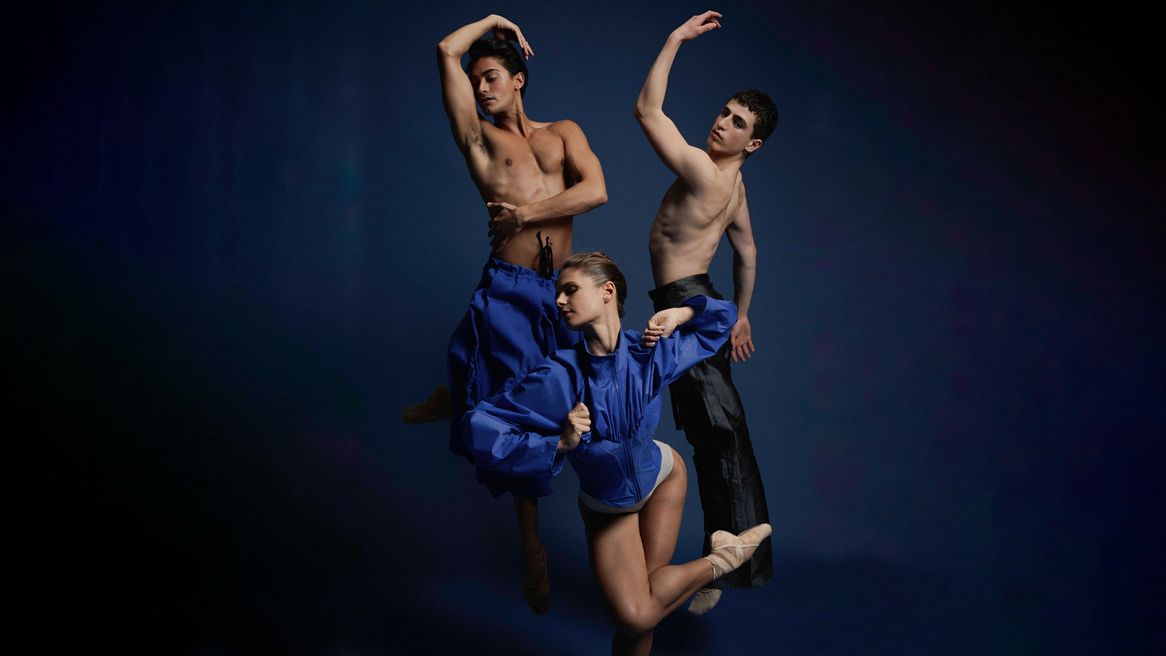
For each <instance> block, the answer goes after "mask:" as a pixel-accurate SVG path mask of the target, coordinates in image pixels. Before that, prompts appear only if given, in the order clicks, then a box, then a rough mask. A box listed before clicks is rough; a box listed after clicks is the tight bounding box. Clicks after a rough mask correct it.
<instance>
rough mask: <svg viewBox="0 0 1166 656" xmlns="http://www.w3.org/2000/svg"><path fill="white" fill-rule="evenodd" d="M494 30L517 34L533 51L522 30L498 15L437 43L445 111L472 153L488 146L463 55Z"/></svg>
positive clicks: (525, 49)
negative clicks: (463, 64)
mask: <svg viewBox="0 0 1166 656" xmlns="http://www.w3.org/2000/svg"><path fill="white" fill-rule="evenodd" d="M491 30H493V31H494V32H496V33H499V34H502V35H506V36H509V35H511V34H512V35H514V37H515V38H516V39H517V41H518V44H519V46H521V47H522V50H523V52H524V53H525V54H526V55H527V56H529V55H530V54H532V53H531V50H530V44H528V43H527V42H526V37H524V36H523V35H522V30H520V29H518V26H517V25H515V24H514V23H512V22H510V21H509V20H506V19H505V18H503V17H501V16H498V15H497V14H491V15H489V16H487V17H485V18H483V19H482V20H479V21H476V22H473V23H470V24H469V25H463V26H462V27H459V28H458V29H456V30H454V31H453V32H451V33H450V34H449V35H448V36H446V37H445V38H444V39H442V40H441V42H440V43H438V44H437V69H438V71H439V72H440V74H441V97H442V101H443V102H444V104H445V113H446V115H447V116H449V127H450V129H451V130H452V131H453V139H454V141H455V142H457V145H458V148H460V149H461V151H462V152H468V151H469V149H470V147H471V146H479V147H480V146H483V145H484V143H483V141H482V124H481V121H480V119H479V118H478V108H477V103H475V102H474V88H473V85H471V84H470V78H469V76H468V75H466V72H465V71H464V70H462V55H464V54H466V52H468V51H469V49H470V46H472V45H473V44H474V41H477V40H478V39H479V38H481V37H482V35H484V34H486V33H487V32H490V31H491Z"/></svg>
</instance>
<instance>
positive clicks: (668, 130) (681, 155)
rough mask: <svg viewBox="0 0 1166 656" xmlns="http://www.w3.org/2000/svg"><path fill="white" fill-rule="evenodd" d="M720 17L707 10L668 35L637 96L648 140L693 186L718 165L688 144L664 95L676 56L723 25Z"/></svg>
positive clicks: (638, 109) (662, 158)
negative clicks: (667, 109)
mask: <svg viewBox="0 0 1166 656" xmlns="http://www.w3.org/2000/svg"><path fill="white" fill-rule="evenodd" d="M720 17H721V15H720V14H719V13H718V12H715V11H706V12H704V13H703V14H699V15H696V16H693V17H692V18H690V19H688V20H687V21H686V22H685V23H684V24H683V25H681V26H680V27H678V28H676V30H674V31H673V32H672V34H670V35H668V39H667V40H666V41H665V42H664V47H663V48H661V49H660V54H659V55H657V56H656V61H655V63H653V64H652V70H650V71H649V72H648V79H647V80H645V81H644V87H643V88H642V89H640V96H639V98H637V99H636V120H637V121H639V122H640V127H641V128H642V129H643V130H644V134H645V135H646V136H647V137H648V142H649V143H651V144H652V148H653V149H654V150H655V151H656V154H657V155H659V156H660V159H661V160H663V161H664V165H665V166H667V167H668V168H670V169H672V171H673V172H674V173H676V175H677V176H679V177H680V178H681V179H683V180H684V181H685V182H687V183H689V184H690V185H691V184H693V183H699V182H701V181H702V180H704V179H706V178H708V177H711V176H712V175H714V174H715V173H716V165H714V164H713V162H712V160H711V159H709V157H708V155H707V154H706V153H705V152H704V151H703V150H701V149H699V148H696V147H693V146H690V145H688V142H686V141H685V140H684V136H683V135H681V134H680V130H678V129H677V128H676V124H675V123H673V122H672V119H670V118H668V116H667V115H666V114H665V113H664V95H665V93H666V92H667V91H668V74H669V73H670V72H671V71H672V62H673V61H674V60H675V59H676V52H677V51H678V50H679V49H680V44H681V43H684V42H685V41H691V40H692V39H695V38H696V37H698V36H700V35H701V34H704V33H705V32H709V31H711V30H715V29H717V28H719V27H720V26H721V23H720V21H719V20H718V19H719V18H720Z"/></svg>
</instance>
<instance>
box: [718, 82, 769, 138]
mask: <svg viewBox="0 0 1166 656" xmlns="http://www.w3.org/2000/svg"><path fill="white" fill-rule="evenodd" d="M729 100H736V101H737V102H739V103H741V104H742V105H744V106H745V107H746V109H748V110H749V111H751V112H753V115H754V116H755V117H757V120H756V121H754V123H753V138H754V139H760V140H762V141H765V140H766V139H768V138H769V135H770V134H773V129H774V128H776V127H777V105H774V104H773V99H772V98H770V97H769V96H768V95H766V94H765V92H764V91H759V90H757V89H745V90H744V91H738V92H737V93H734V94H733V97H732V98H729Z"/></svg>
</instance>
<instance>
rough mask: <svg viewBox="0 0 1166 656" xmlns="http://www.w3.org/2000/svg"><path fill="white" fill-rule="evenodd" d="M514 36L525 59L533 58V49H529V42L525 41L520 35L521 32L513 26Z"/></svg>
mask: <svg viewBox="0 0 1166 656" xmlns="http://www.w3.org/2000/svg"><path fill="white" fill-rule="evenodd" d="M514 36H515V37H516V39H517V40H518V45H519V46H520V47H521V48H522V54H523V55H525V56H526V58H527V59H530V58H531V57H534V48H531V47H530V42H528V41H527V40H526V37H525V36H523V34H522V30H520V29H518V26H517V25H515V26H514Z"/></svg>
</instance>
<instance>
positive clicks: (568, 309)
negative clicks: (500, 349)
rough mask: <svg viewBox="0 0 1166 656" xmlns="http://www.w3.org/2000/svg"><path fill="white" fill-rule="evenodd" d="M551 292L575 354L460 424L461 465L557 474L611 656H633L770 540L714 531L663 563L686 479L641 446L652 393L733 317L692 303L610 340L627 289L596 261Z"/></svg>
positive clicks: (574, 264)
mask: <svg viewBox="0 0 1166 656" xmlns="http://www.w3.org/2000/svg"><path fill="white" fill-rule="evenodd" d="M557 287H558V296H557V297H556V304H557V305H558V307H559V309H560V311H561V312H562V316H563V319H564V321H566V322H567V324H569V325H570V326H571V327H572V328H576V329H581V330H582V331H583V335H584V341H583V342H582V343H581V344H579V345H578V346H577V347H575V348H573V349H564V350H560V351H556V352H555V353H554V354H553V355H551V356H550V357H549V358H548V359H547V360H545V361H544V362H543V363H542V364H541V365H539V366H537V367H535V368H534V369H532V370H531V371H530V372H528V373H527V374H526V376H525V377H523V378H522V379H521V380H516V381H514V382H513V384H512V385H511V386H510V387H509V388H508V389H507V390H506V391H504V392H502V393H501V394H498V395H496V396H493V397H491V398H489V399H486V400H483V401H481V402H480V403H478V405H477V406H475V407H474V409H473V410H472V411H471V412H470V413H469V414H467V416H466V418H465V420H464V421H465V422H466V431H465V435H466V441H467V446H468V447H469V448H470V450H471V451H472V452H473V455H474V458H475V462H478V463H479V464H481V465H483V466H487V467H490V468H493V469H497V470H499V471H502V472H503V473H507V474H510V475H520V476H521V475H528V476H545V475H547V474H548V473H550V474H557V473H558V472H559V471H561V470H562V467H563V462H564V460H570V461H571V465H572V466H573V467H574V468H575V471H576V473H577V474H578V475H579V487H580V493H579V511H580V513H581V514H582V516H583V523H584V526H585V528H586V533H587V543H588V547H589V549H590V554H591V566H592V569H593V571H594V574H595V580H596V583H597V584H598V586H599V589H600V592H601V594H602V596H603V598H604V600H605V601H606V602H607V604H608V605H609V606H610V608H611V610H612V613H613V614H614V616H615V619H616V622H617V625H618V629H619V630H618V631H617V632H616V634H615V637H614V639H613V640H612V653H613V654H647V653H649V652H650V651H651V647H652V630H653V629H654V628H655V627H656V625H657V624H658V623H659V622H660V620H661V619H663V618H664V616H665V615H667V614H668V613H670V612H672V611H673V610H674V609H675V608H676V607H677V606H679V605H680V603H681V602H682V601H684V600H685V599H687V598H688V597H690V596H691V595H692V594H694V593H695V592H696V591H697V590H700V589H701V588H702V587H704V586H707V585H708V584H709V583H710V582H711V581H712V580H713V579H715V578H717V577H719V576H721V575H723V574H725V573H727V572H730V571H732V570H734V569H736V568H737V567H739V566H741V564H742V563H744V562H745V561H746V560H748V559H749V557H750V556H752V555H753V551H754V550H755V549H756V548H757V545H758V544H759V543H760V542H761V540H763V539H765V538H766V537H768V536H769V534H770V527H769V525H768V524H760V525H758V526H755V527H753V528H751V529H749V530H747V531H745V532H743V533H741V534H740V535H732V534H730V533H727V532H725V531H718V532H716V533H714V534H713V535H712V539H711V541H712V551H711V553H709V555H707V556H705V557H704V558H700V559H698V560H694V561H690V562H687V563H683V564H680V565H670V564H669V563H670V562H671V560H672V552H673V551H674V550H675V548H676V538H677V534H678V533H679V530H680V518H681V514H682V512H683V510H684V496H685V493H686V490H687V473H686V471H685V467H684V461H683V460H682V459H681V458H680V455H679V454H678V453H676V451H675V450H674V449H672V447H670V446H668V445H666V444H663V443H662V442H656V441H654V440H653V439H652V435H653V433H654V432H655V430H656V425H657V424H658V423H659V421H660V393H661V392H662V391H663V389H664V387H665V386H666V385H668V384H669V383H670V382H672V381H673V380H675V379H676V378H677V377H679V376H680V375H681V374H683V373H684V372H685V371H687V370H688V368H690V367H692V366H693V365H694V364H696V363H697V362H699V361H701V360H703V359H705V358H708V357H710V356H712V355H713V354H715V353H716V352H717V349H719V348H720V347H721V345H722V344H724V342H725V340H726V339H728V337H729V330H730V329H731V328H732V326H733V321H734V319H735V317H736V316H737V310H736V308H735V307H734V306H733V304H732V303H729V302H726V301H719V300H715V299H711V298H708V297H706V296H697V297H694V298H692V299H689V300H688V301H687V302H686V303H685V305H684V306H682V307H678V308H671V309H667V310H662V311H660V312H658V313H656V314H655V315H654V316H653V317H652V318H651V319H650V320H649V321H648V327H647V329H646V330H645V331H644V333H643V335H640V334H639V333H636V332H634V331H630V330H629V331H625V332H622V333H621V332H620V317H621V316H622V315H623V302H624V299H626V298H627V283H626V282H625V281H624V277H623V274H622V273H620V271H619V269H618V268H616V266H615V263H614V262H613V261H612V260H611V258H609V257H607V256H606V255H604V254H603V253H578V254H576V255H573V256H571V257H570V258H568V259H567V260H565V261H564V262H563V264H562V267H561V270H560V273H559V280H558V285H557ZM674 332H675V334H673V333H674Z"/></svg>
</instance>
